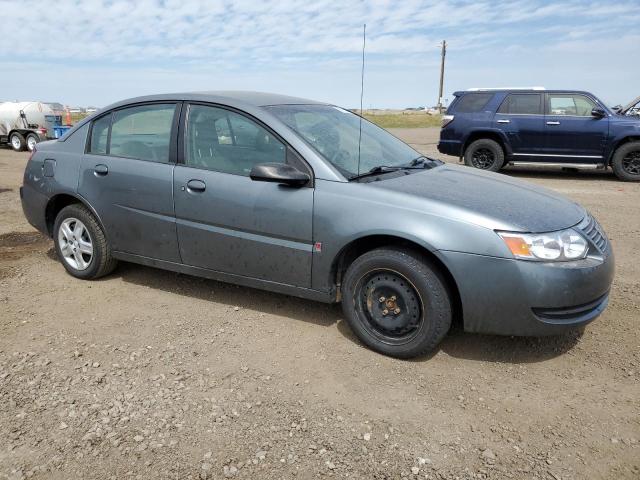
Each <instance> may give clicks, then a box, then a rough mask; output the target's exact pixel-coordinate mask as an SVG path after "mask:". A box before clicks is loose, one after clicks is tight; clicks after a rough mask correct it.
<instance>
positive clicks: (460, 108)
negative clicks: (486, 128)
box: [455, 93, 493, 113]
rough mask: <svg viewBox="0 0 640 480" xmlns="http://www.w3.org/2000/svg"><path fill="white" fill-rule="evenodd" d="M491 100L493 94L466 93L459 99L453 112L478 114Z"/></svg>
mask: <svg viewBox="0 0 640 480" xmlns="http://www.w3.org/2000/svg"><path fill="white" fill-rule="evenodd" d="M491 98H493V93H467V94H466V95H463V96H462V97H460V100H458V101H457V102H456V104H455V112H457V113H474V112H480V111H482V109H483V108H484V107H485V105H486V104H487V103H489V100H491Z"/></svg>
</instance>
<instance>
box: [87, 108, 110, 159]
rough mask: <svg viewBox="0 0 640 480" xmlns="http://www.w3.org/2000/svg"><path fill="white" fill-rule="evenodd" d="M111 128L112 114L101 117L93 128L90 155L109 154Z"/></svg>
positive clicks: (94, 123)
mask: <svg viewBox="0 0 640 480" xmlns="http://www.w3.org/2000/svg"><path fill="white" fill-rule="evenodd" d="M110 126H111V114H107V115H105V116H104V117H100V118H99V119H97V120H96V121H95V122H93V126H92V127H91V142H90V144H89V145H90V148H89V152H90V153H95V154H97V155H106V154H107V141H108V140H109V127H110Z"/></svg>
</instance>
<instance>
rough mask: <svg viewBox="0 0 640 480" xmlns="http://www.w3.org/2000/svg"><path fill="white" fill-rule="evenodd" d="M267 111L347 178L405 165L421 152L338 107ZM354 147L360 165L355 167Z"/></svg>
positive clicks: (287, 107)
mask: <svg viewBox="0 0 640 480" xmlns="http://www.w3.org/2000/svg"><path fill="white" fill-rule="evenodd" d="M267 108H268V110H269V111H270V112H271V113H273V114H274V115H275V116H276V117H278V118H279V119H280V120H281V121H283V122H284V123H285V124H286V125H288V126H289V127H290V128H291V129H293V130H294V131H295V132H296V133H297V134H298V135H300V136H301V137H302V138H304V139H305V140H306V141H307V142H308V143H309V144H310V145H311V146H312V147H313V148H314V149H315V150H316V151H317V152H318V153H319V154H320V155H322V156H323V157H324V158H326V159H327V160H328V161H329V162H331V164H332V165H333V166H335V167H336V168H337V169H338V170H340V172H341V173H342V174H343V175H344V176H345V177H347V178H352V177H355V176H357V175H358V174H359V173H363V172H367V171H369V170H371V169H372V168H375V167H378V166H381V165H384V166H387V167H395V166H402V165H407V164H409V163H410V162H411V161H412V160H414V159H415V158H417V157H421V154H420V153H419V152H417V151H415V150H414V149H413V148H411V147H410V146H409V145H407V144H406V143H404V142H402V141H401V140H398V139H397V138H396V137H394V136H393V135H391V134H390V133H388V132H387V131H386V130H383V129H382V128H380V127H377V126H376V125H374V124H373V123H371V122H368V121H367V120H364V119H363V120H362V142H361V144H360V146H359V147H358V139H359V137H360V117H358V116H357V115H355V114H353V113H351V112H349V111H347V110H344V109H342V108H339V107H333V106H330V105H273V106H270V107H267ZM358 149H359V150H360V168H359V169H358Z"/></svg>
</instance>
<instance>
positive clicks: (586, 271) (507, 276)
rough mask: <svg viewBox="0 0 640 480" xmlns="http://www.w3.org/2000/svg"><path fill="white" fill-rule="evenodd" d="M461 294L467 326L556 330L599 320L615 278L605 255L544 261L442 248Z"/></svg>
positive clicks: (511, 331)
mask: <svg viewBox="0 0 640 480" xmlns="http://www.w3.org/2000/svg"><path fill="white" fill-rule="evenodd" d="M439 253H440V254H441V255H442V259H443V261H444V262H445V264H446V265H447V266H448V267H449V269H450V271H451V273H452V275H453V277H454V279H455V281H456V284H457V286H458V290H459V293H460V300H461V303H462V314H463V318H464V329H465V331H469V332H478V333H491V334H498V335H527V336H529V335H530V336H540V335H557V334H561V333H563V332H565V331H567V330H570V329H575V328H579V327H582V326H584V325H586V324H587V323H589V322H591V321H593V320H595V319H596V318H597V317H598V316H599V315H600V314H601V313H602V312H603V311H604V309H605V308H606V306H607V303H608V299H609V289H610V288H611V282H612V281H613V274H614V269H615V267H614V263H615V262H614V257H613V252H612V250H611V247H610V245H607V249H606V251H605V252H604V254H603V256H602V257H600V258H597V257H588V258H586V259H584V260H579V261H574V262H558V263H542V262H532V261H524V260H515V259H507V258H496V257H487V256H482V255H473V254H467V253H461V252H449V251H440V252H439Z"/></svg>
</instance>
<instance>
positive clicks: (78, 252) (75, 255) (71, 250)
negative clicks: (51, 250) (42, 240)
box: [53, 204, 116, 280]
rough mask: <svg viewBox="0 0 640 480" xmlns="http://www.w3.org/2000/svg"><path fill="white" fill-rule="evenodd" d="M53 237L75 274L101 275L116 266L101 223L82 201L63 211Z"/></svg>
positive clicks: (61, 256) (61, 255)
mask: <svg viewBox="0 0 640 480" xmlns="http://www.w3.org/2000/svg"><path fill="white" fill-rule="evenodd" d="M53 241H54V242H55V246H56V252H57V254H58V258H59V259H60V262H61V263H62V265H63V266H64V268H65V269H66V270H67V272H69V273H70V274H71V275H73V276H74V277H76V278H81V279H83V280H92V279H95V278H99V277H102V276H104V275H107V274H109V273H111V272H112V271H113V269H114V268H115V266H116V260H115V259H113V257H112V256H111V248H110V247H109V243H108V242H107V238H106V236H105V234H104V232H103V231H102V228H101V227H100V224H99V223H98V221H97V220H96V218H95V217H94V216H93V214H92V213H91V212H90V211H89V209H87V208H86V207H85V206H83V205H79V204H74V205H69V206H67V207H65V208H63V209H62V210H61V211H60V213H59V214H58V216H57V217H56V222H55V225H54V227H53Z"/></svg>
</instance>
